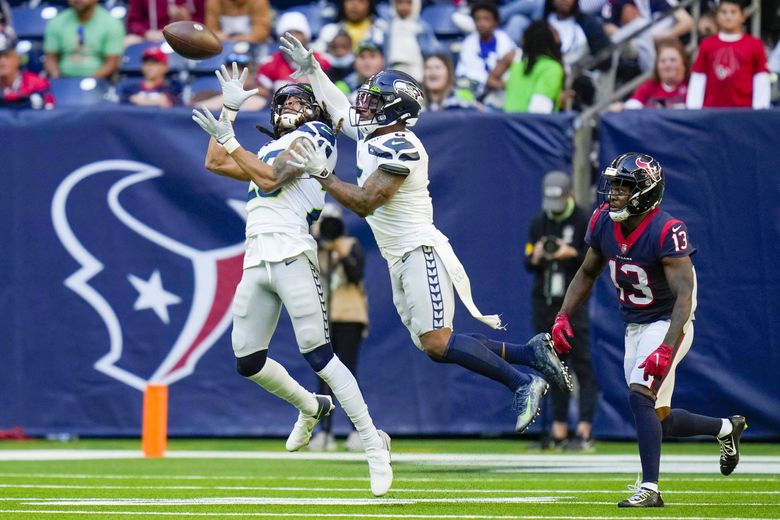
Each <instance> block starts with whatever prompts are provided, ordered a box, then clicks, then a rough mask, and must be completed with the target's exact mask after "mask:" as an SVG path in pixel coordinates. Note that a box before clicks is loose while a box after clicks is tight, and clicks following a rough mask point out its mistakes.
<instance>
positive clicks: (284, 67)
mask: <svg viewBox="0 0 780 520" xmlns="http://www.w3.org/2000/svg"><path fill="white" fill-rule="evenodd" d="M286 32H289V33H290V34H292V35H293V36H295V37H296V38H298V41H300V42H301V43H302V44H304V45H307V44H308V42H309V40H310V39H311V28H310V27H309V22H308V21H306V17H305V16H304V15H303V13H300V12H298V11H288V12H286V13H284V14H283V15H282V16H281V17H279V21H277V22H276V34H277V37H280V36H283V35H284V33H286ZM314 57H315V58H316V59H317V61H318V62H319V63H320V66H321V67H322V70H324V71H325V72H327V71H328V70H329V69H330V63H328V60H327V59H325V57H324V56H322V55H320V54H319V53H317V52H315V53H314ZM294 70H295V69H293V68H292V67H291V66H290V63H289V61H288V58H287V56H286V55H285V54H283V53H282V52H280V51H278V50H277V51H276V52H274V53H273V54H272V55H271V59H270V60H269V61H267V62H266V63H264V64H263V65H261V66H260V68H258V69H257V85H258V88H259V89H260V90H259V92H260V95H261V96H263V97H264V98H266V100H267V101H271V96H272V95H273V93H274V92H276V91H277V89H278V88H279V87H281V86H282V85H286V84H287V83H298V82H305V81H306V78H298V79H294V78H291V77H290V75H291V74H292V73H293V72H294Z"/></svg>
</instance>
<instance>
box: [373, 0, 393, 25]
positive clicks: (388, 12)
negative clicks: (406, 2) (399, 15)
mask: <svg viewBox="0 0 780 520" xmlns="http://www.w3.org/2000/svg"><path fill="white" fill-rule="evenodd" d="M376 14H377V15H378V16H379V17H380V18H383V19H385V20H387V21H390V20H392V19H393V6H392V5H390V2H379V3H377V4H376Z"/></svg>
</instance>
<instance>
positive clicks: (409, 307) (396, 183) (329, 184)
mask: <svg viewBox="0 0 780 520" xmlns="http://www.w3.org/2000/svg"><path fill="white" fill-rule="evenodd" d="M280 41H281V47H280V49H281V50H282V51H283V52H285V53H286V54H287V55H288V56H290V58H291V59H292V61H294V62H295V63H296V64H297V65H298V66H299V67H300V68H299V70H298V71H297V74H305V75H307V76H308V77H309V78H310V81H311V83H312V88H313V89H314V93H315V95H316V96H317V100H318V101H319V102H320V103H322V104H324V105H325V106H326V107H327V109H328V111H329V113H330V115H331V117H333V119H334V120H342V121H345V123H344V132H345V133H346V134H347V135H348V136H349V137H351V138H352V139H355V140H356V141H357V142H358V146H357V166H358V169H359V170H360V171H361V172H362V173H361V174H360V175H359V176H358V184H357V185H355V184H351V183H346V182H343V181H341V180H339V179H337V178H336V177H335V176H334V175H329V174H330V171H329V170H327V169H326V168H324V167H323V166H322V164H323V161H324V156H322V154H321V153H319V152H316V153H315V151H313V150H309V151H311V152H312V153H308V154H306V155H305V157H304V156H302V157H300V159H301V160H300V161H299V162H300V164H308V165H309V166H310V167H311V170H312V171H316V170H317V169H319V170H320V171H321V174H319V175H317V174H315V173H312V175H317V176H318V177H319V178H320V179H319V180H320V182H321V184H322V186H323V187H324V188H325V189H326V190H327V191H328V193H330V194H331V195H332V196H333V198H335V199H336V200H337V201H339V202H340V203H341V204H343V205H344V206H346V207H348V208H349V209H351V210H352V211H354V212H355V213H357V214H358V215H360V216H362V217H365V218H366V220H367V221H368V224H369V226H370V227H371V230H372V231H373V233H374V237H375V238H376V241H377V244H378V245H379V250H380V252H381V254H382V256H383V258H384V259H385V260H386V261H387V264H388V267H389V269H390V278H391V282H392V288H393V302H394V303H395V306H396V309H397V310H398V313H399V314H400V316H401V320H402V322H403V323H404V325H405V326H406V327H407V328H408V329H409V331H410V333H411V336H412V341H413V342H414V343H415V345H417V347H418V348H420V349H421V350H423V352H425V353H426V354H427V355H428V356H429V357H430V358H431V359H433V360H434V361H437V362H441V363H455V364H458V365H460V366H462V367H464V368H466V369H468V370H471V371H473V372H476V373H478V374H481V375H483V376H485V377H488V378H490V379H493V380H494V381H498V382H500V383H502V384H504V385H505V386H506V387H507V388H509V390H510V391H511V392H512V393H513V396H514V401H513V408H514V410H515V411H516V413H517V422H516V424H515V430H516V431H518V432H523V431H524V430H525V429H526V428H527V427H528V426H529V425H530V424H531V422H532V421H533V420H534V418H535V417H536V415H537V414H538V413H539V406H540V402H541V398H542V396H543V395H544V394H545V392H546V391H547V387H548V385H547V383H546V382H545V380H544V379H542V378H541V377H538V376H537V375H535V374H532V373H530V372H527V371H520V370H518V369H516V368H515V367H513V366H512V364H511V363H516V364H522V365H526V366H529V367H532V368H534V369H537V370H539V371H541V372H542V373H543V374H544V375H545V377H546V378H547V379H548V380H550V381H551V382H553V383H555V384H556V385H558V386H560V387H561V388H563V389H566V390H569V389H570V388H569V385H570V380H569V375H568V372H567V370H566V369H565V367H564V366H563V365H562V364H561V362H560V360H559V359H558V356H557V355H556V354H555V352H554V350H553V348H552V341H551V340H550V336H549V335H548V334H539V335H538V336H536V337H534V338H533V339H532V340H531V341H530V342H529V343H528V344H526V345H512V344H509V343H503V342H496V341H491V340H489V339H488V338H486V337H484V336H481V335H471V334H454V333H453V332H452V320H453V315H454V312H455V296H454V290H453V286H454V289H455V290H457V293H458V295H459V296H460V299H461V300H462V301H463V303H464V304H465V305H466V307H467V308H468V310H469V312H470V313H471V315H472V316H474V317H475V318H476V319H478V320H480V321H482V322H483V323H485V324H487V325H489V326H491V327H493V328H494V329H498V328H503V327H502V326H501V320H500V318H499V317H498V316H495V315H492V316H485V315H483V314H481V313H480V311H479V309H477V306H476V305H475V304H474V302H473V301H472V297H471V286H470V282H469V279H468V276H467V275H466V272H465V270H464V269H463V266H462V265H461V263H460V261H459V260H458V258H457V257H456V256H455V253H454V252H453V250H452V247H451V246H450V244H449V240H448V239H447V237H446V236H444V235H443V234H442V233H441V232H440V231H439V230H438V229H436V227H435V226H434V224H433V205H432V202H431V197H430V195H429V194H428V154H427V153H426V151H425V147H424V146H423V145H422V143H421V142H420V140H419V139H418V138H417V136H416V135H414V133H412V132H411V131H410V130H409V127H411V126H414V124H415V123H416V122H417V116H418V114H419V112H420V109H421V107H422V104H423V102H424V99H423V93H422V89H421V88H420V85H419V84H418V83H417V82H416V81H415V80H414V79H413V78H412V77H411V76H409V75H407V74H405V73H403V72H398V71H393V70H384V71H381V72H379V73H377V74H375V75H374V76H372V77H371V78H369V80H368V81H367V82H366V83H365V84H364V85H363V86H362V87H361V88H360V89H359V90H358V93H357V105H356V106H355V107H353V108H352V110H351V111H350V108H351V107H350V103H349V101H348V100H347V97H346V96H345V95H344V94H343V93H342V92H341V91H340V90H339V89H338V88H337V87H336V86H335V85H334V84H333V83H331V81H330V80H329V79H328V77H327V76H326V75H325V73H324V72H323V71H322V69H321V68H320V67H319V64H318V63H317V61H316V60H315V59H314V58H313V57H312V54H311V52H310V51H307V50H306V49H305V48H304V47H303V46H302V45H301V44H300V42H299V41H298V40H296V39H295V38H294V37H293V36H292V35H290V34H289V33H288V34H286V35H285V36H284V37H283V38H281V40H280ZM293 154H294V155H295V154H297V151H294V152H293ZM318 163H319V164H320V166H316V165H317V164H318Z"/></svg>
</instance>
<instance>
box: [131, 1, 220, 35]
mask: <svg viewBox="0 0 780 520" xmlns="http://www.w3.org/2000/svg"><path fill="white" fill-rule="evenodd" d="M205 12H206V7H205V1H204V0H130V5H129V6H128V13H127V33H128V35H132V34H134V35H136V36H140V37H141V38H142V39H145V40H152V41H159V40H162V29H163V27H165V26H166V25H168V24H169V23H171V22H178V21H181V20H193V21H195V22H200V23H203V21H204V17H205ZM147 33H148V34H147Z"/></svg>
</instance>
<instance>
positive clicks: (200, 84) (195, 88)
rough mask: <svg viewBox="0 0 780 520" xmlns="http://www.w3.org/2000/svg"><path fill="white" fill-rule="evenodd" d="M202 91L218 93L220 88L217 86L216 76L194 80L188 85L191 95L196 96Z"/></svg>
mask: <svg viewBox="0 0 780 520" xmlns="http://www.w3.org/2000/svg"><path fill="white" fill-rule="evenodd" d="M204 90H213V91H215V92H220V91H221V90H222V87H220V86H219V80H218V79H217V76H216V75H212V76H202V77H200V78H196V79H195V81H193V82H192V84H191V85H190V91H191V92H192V94H196V93H198V92H202V91H204Z"/></svg>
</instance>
